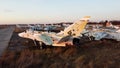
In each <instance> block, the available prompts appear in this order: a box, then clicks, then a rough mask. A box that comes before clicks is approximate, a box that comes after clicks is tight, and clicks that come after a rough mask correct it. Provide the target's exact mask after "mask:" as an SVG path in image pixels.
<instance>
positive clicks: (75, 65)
mask: <svg viewBox="0 0 120 68" xmlns="http://www.w3.org/2000/svg"><path fill="white" fill-rule="evenodd" d="M19 32H20V30H15V31H14V33H13V36H12V38H11V40H10V42H9V46H8V48H7V49H6V51H5V52H4V54H3V56H2V57H0V68H120V42H117V41H114V40H101V41H89V42H84V43H83V44H81V45H80V46H79V47H75V46H73V47H48V48H45V49H42V50H39V49H38V48H37V47H35V46H34V43H33V41H32V40H29V39H24V38H20V37H19V36H18V35H17V34H18V33H19Z"/></svg>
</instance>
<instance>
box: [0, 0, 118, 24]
mask: <svg viewBox="0 0 120 68" xmlns="http://www.w3.org/2000/svg"><path fill="white" fill-rule="evenodd" d="M84 16H91V19H90V21H96V22H99V21H104V20H120V0H0V24H27V23H33V24H35V23H59V22H74V21H76V20H79V19H80V18H82V17H84Z"/></svg>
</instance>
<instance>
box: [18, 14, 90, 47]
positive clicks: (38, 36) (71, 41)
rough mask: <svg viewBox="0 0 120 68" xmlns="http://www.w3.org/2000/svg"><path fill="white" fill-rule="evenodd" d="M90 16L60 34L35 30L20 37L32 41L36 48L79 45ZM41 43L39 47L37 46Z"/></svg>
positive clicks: (28, 31) (20, 34)
mask: <svg viewBox="0 0 120 68" xmlns="http://www.w3.org/2000/svg"><path fill="white" fill-rule="evenodd" d="M89 19H90V16H85V17H83V18H82V19H80V20H79V21H76V22H74V23H73V24H71V25H69V26H68V27H67V28H65V29H64V30H63V31H61V32H59V33H54V32H42V31H41V32H36V31H33V30H26V31H25V32H22V33H19V34H18V35H19V36H20V37H22V38H29V39H32V40H33V41H34V43H35V45H36V46H39V47H40V48H41V49H42V48H43V46H44V45H43V44H45V45H49V46H63V47H65V46H67V45H75V44H77V43H79V39H80V37H81V36H82V35H83V34H82V31H83V30H84V29H85V26H86V24H87V23H88V21H89ZM38 42H39V45H37V44H38Z"/></svg>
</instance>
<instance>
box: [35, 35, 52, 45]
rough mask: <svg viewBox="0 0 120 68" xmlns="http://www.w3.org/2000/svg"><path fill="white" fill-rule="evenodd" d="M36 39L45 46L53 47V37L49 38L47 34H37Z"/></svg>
mask: <svg viewBox="0 0 120 68" xmlns="http://www.w3.org/2000/svg"><path fill="white" fill-rule="evenodd" d="M34 37H35V39H36V40H38V41H42V42H43V43H44V44H46V45H52V44H53V41H52V39H51V37H49V36H48V35H46V34H36V35H34Z"/></svg>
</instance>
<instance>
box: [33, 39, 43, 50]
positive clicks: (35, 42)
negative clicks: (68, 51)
mask: <svg viewBox="0 0 120 68" xmlns="http://www.w3.org/2000/svg"><path fill="white" fill-rule="evenodd" d="M34 44H35V46H36V47H37V48H38V49H43V48H44V47H45V44H44V43H43V42H42V41H37V40H34Z"/></svg>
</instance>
